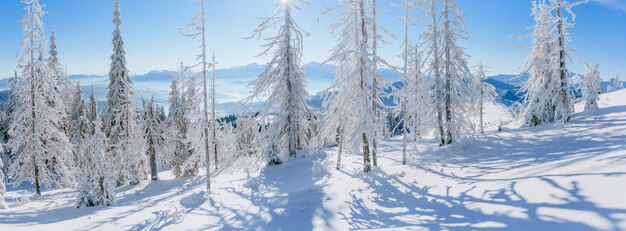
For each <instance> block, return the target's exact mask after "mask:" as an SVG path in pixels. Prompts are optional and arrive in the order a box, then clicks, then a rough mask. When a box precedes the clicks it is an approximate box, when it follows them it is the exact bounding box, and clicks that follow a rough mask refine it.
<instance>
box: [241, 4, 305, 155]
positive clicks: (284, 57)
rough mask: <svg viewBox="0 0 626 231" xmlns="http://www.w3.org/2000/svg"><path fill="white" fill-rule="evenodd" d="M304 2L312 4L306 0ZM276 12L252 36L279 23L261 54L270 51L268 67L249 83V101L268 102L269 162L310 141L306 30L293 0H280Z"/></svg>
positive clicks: (265, 112) (293, 152) (266, 103)
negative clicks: (304, 52)
mask: <svg viewBox="0 0 626 231" xmlns="http://www.w3.org/2000/svg"><path fill="white" fill-rule="evenodd" d="M303 2H304V3H305V4H309V3H308V2H306V1H303ZM277 8H278V10H277V12H276V13H275V14H274V15H272V16H271V17H269V18H264V19H263V20H262V21H261V23H260V25H259V26H258V27H257V28H256V29H255V31H254V35H253V36H252V37H260V36H262V35H263V34H264V33H267V31H268V30H270V29H272V28H275V27H278V28H279V29H278V35H276V36H271V37H269V38H267V39H266V40H267V41H268V43H267V44H265V45H263V47H264V48H265V50H264V51H263V52H262V53H261V54H260V55H271V56H272V58H271V59H270V62H269V63H267V64H266V65H265V71H263V73H261V74H260V75H259V78H258V79H256V80H255V81H254V82H252V83H251V84H250V86H251V87H252V89H253V90H252V96H250V97H249V98H248V101H250V102H252V101H253V100H256V99H259V98H263V97H264V96H265V95H267V97H266V99H265V100H266V101H265V104H264V105H265V106H264V108H263V110H262V113H261V114H260V116H261V117H265V118H266V117H271V120H269V121H268V122H269V124H270V126H269V127H268V128H266V129H264V131H266V132H269V133H271V134H267V137H269V138H272V139H276V140H272V141H269V143H273V144H274V145H270V146H269V147H270V148H271V149H270V150H266V151H265V152H266V153H268V155H269V158H268V162H269V164H270V165H273V164H280V163H281V162H282V161H281V159H280V154H282V153H285V152H287V153H288V154H289V156H290V157H291V158H294V157H295V156H296V151H297V150H298V149H301V148H302V147H303V146H304V145H305V144H306V143H307V140H306V139H307V137H306V131H307V130H308V121H307V116H306V113H307V111H308V109H309V106H308V105H307V103H306V99H307V98H308V96H309V95H308V93H307V91H306V89H305V83H306V81H307V80H306V76H305V74H304V69H303V64H302V49H303V44H302V42H303V36H305V35H306V32H304V31H303V30H302V28H300V26H298V24H297V23H296V22H295V21H294V19H293V17H292V11H293V10H294V9H299V8H298V6H297V5H296V4H295V3H294V1H292V0H282V1H277Z"/></svg>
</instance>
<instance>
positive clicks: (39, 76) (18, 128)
mask: <svg viewBox="0 0 626 231" xmlns="http://www.w3.org/2000/svg"><path fill="white" fill-rule="evenodd" d="M23 3H25V4H26V5H27V6H26V11H27V13H26V14H25V15H24V17H23V18H22V20H21V24H22V25H23V27H24V30H23V31H24V39H23V40H22V43H21V51H20V54H19V64H20V67H21V68H22V76H23V79H22V81H20V82H19V83H18V84H16V89H13V91H14V92H15V94H14V96H15V100H16V105H19V106H17V107H16V108H15V110H14V112H13V114H12V121H11V125H10V126H9V135H10V136H11V139H10V140H9V143H8V147H9V148H10V149H11V152H12V153H15V155H16V158H15V160H14V161H13V162H12V163H11V165H10V166H9V170H10V177H11V178H13V179H15V184H16V185H20V184H21V183H22V182H23V181H24V180H30V181H31V182H34V184H35V191H36V193H37V194H39V195H41V189H42V187H43V188H50V187H52V186H56V187H69V186H72V185H73V184H74V176H73V174H72V172H71V170H70V169H71V166H73V160H72V158H71V153H72V147H71V144H70V142H69V139H68V138H67V135H66V134H65V131H64V130H63V115H64V114H65V110H64V108H65V106H64V104H63V99H62V98H61V96H60V95H59V94H58V91H57V89H59V84H58V81H57V79H56V78H54V75H53V74H52V70H51V68H50V67H49V66H48V65H47V64H46V63H45V61H44V60H43V54H44V50H43V47H44V44H46V37H45V32H44V28H43V22H42V20H41V18H42V16H43V14H44V11H43V9H42V7H43V6H42V5H40V4H39V1H38V0H24V1H23Z"/></svg>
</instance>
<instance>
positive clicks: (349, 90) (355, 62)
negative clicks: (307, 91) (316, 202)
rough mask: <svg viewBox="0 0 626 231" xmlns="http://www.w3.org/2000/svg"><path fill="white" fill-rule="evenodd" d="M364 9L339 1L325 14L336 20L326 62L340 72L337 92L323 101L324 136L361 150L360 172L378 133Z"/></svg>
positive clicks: (361, 3) (367, 165) (369, 24)
mask: <svg viewBox="0 0 626 231" xmlns="http://www.w3.org/2000/svg"><path fill="white" fill-rule="evenodd" d="M368 9H370V8H369V7H368V6H367V2H366V1H365V0H341V1H337V2H335V4H334V5H333V6H331V7H329V11H328V12H327V13H334V14H335V15H336V18H337V21H336V22H335V23H334V24H333V27H332V31H333V32H334V33H335V34H337V36H338V40H339V42H338V44H337V45H336V46H335V48H334V49H333V50H332V54H331V57H330V59H329V60H328V62H334V63H336V64H337V66H338V67H339V68H340V69H339V71H337V73H336V75H337V76H336V77H335V81H336V82H335V85H334V87H335V88H336V89H337V92H336V93H335V92H333V93H331V97H328V99H327V100H326V101H331V102H327V103H325V105H326V110H325V111H326V112H325V113H326V115H325V119H324V121H325V123H326V128H325V129H324V130H325V135H326V136H334V134H337V130H336V129H339V130H340V131H339V134H340V136H339V137H340V142H341V143H343V142H344V141H345V142H346V145H348V146H349V147H350V148H351V149H352V150H353V151H358V150H359V149H361V151H362V154H363V171H364V172H369V171H370V170H371V166H372V164H371V156H370V154H371V151H372V148H373V146H372V144H374V141H375V140H376V139H377V136H376V130H377V129H378V126H377V118H376V112H377V111H376V110H373V108H372V105H374V102H373V100H377V99H374V97H372V89H373V86H372V83H373V82H374V80H373V76H374V75H373V73H372V71H373V60H372V58H371V57H373V55H372V52H371V49H370V48H371V44H370V42H371V41H370V38H371V35H372V28H373V23H374V22H373V21H372V17H370V16H371V13H369V12H370V11H369V10H368ZM341 134H343V135H341ZM344 136H345V140H344ZM342 145H343V144H342ZM339 162H340V161H338V164H339Z"/></svg>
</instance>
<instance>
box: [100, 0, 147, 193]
mask: <svg viewBox="0 0 626 231" xmlns="http://www.w3.org/2000/svg"><path fill="white" fill-rule="evenodd" d="M121 24H122V21H121V20H120V0H115V4H114V8H113V25H114V26H115V30H114V31H113V41H112V44H113V54H112V55H111V69H110V71H109V81H110V83H109V86H108V90H109V91H108V94H107V108H106V120H105V121H106V122H105V132H106V134H107V138H108V144H109V148H110V149H109V150H110V152H109V153H108V154H109V159H110V161H111V167H112V168H113V169H114V170H115V174H116V178H117V185H118V186H121V185H124V184H126V183H129V179H130V178H133V180H132V181H130V183H131V184H137V183H139V180H138V179H140V178H143V177H142V176H145V169H143V165H144V164H145V155H144V153H143V152H137V149H140V147H138V146H137V144H138V143H139V142H137V139H138V138H139V137H138V134H136V133H137V131H138V127H137V125H138V123H137V121H136V120H137V117H136V112H135V106H134V103H133V83H132V81H131V80H130V76H129V71H128V69H127V68H126V51H125V50H124V41H123V39H122V33H121V31H120V26H121ZM138 177H139V178H138Z"/></svg>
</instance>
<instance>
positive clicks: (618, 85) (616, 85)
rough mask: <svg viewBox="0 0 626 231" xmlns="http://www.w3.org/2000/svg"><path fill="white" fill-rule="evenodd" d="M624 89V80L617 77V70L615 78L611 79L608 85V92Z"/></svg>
mask: <svg viewBox="0 0 626 231" xmlns="http://www.w3.org/2000/svg"><path fill="white" fill-rule="evenodd" d="M623 89H624V82H622V81H621V80H620V79H619V72H616V73H615V78H612V79H611V86H609V87H608V90H607V91H609V92H612V91H619V90H623Z"/></svg>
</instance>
